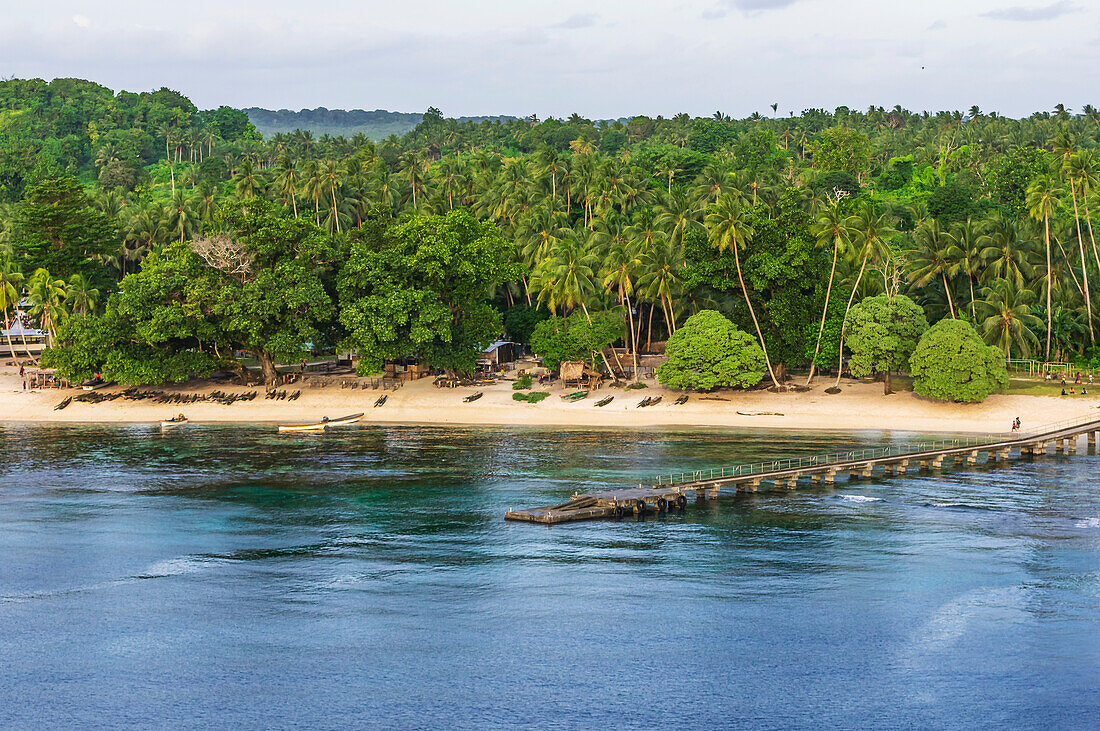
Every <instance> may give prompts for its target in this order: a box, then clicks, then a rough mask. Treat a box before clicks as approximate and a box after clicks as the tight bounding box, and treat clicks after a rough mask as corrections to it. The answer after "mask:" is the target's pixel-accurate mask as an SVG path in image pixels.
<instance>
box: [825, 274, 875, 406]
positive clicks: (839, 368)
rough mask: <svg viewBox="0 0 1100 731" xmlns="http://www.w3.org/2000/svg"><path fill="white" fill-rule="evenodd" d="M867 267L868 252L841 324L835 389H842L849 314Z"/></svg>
mask: <svg viewBox="0 0 1100 731" xmlns="http://www.w3.org/2000/svg"><path fill="white" fill-rule="evenodd" d="M866 266H867V252H864V253H863V263H862V264H860V265H859V274H858V275H856V283H855V284H854V285H852V294H851V295H850V296H849V297H848V306H847V307H845V308H844V319H843V320H842V321H841V323H840V355H839V357H838V358H837V361H838V362H837V364H836V383H834V384H833V388H840V374H841V373H843V372H844V333H845V332H846V331H847V329H848V313H849V312H851V311H852V302H854V301H855V298H856V290H857V289H859V282H860V280H861V279H863V269H864V268H865V267H866Z"/></svg>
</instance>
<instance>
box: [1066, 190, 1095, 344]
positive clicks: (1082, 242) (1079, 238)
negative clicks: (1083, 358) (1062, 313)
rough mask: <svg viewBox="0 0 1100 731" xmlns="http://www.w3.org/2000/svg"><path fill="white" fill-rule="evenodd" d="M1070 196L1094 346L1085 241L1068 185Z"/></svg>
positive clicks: (1090, 333) (1074, 197) (1073, 193)
mask: <svg viewBox="0 0 1100 731" xmlns="http://www.w3.org/2000/svg"><path fill="white" fill-rule="evenodd" d="M1069 191H1070V194H1071V195H1072V196H1073V220H1074V221H1075V222H1076V223H1077V246H1078V248H1079V249H1081V276H1082V277H1083V278H1084V280H1085V310H1086V312H1087V313H1088V318H1089V341H1090V342H1091V343H1092V344H1093V345H1096V333H1095V332H1094V331H1093V329H1092V297H1091V296H1090V295H1089V270H1088V266H1087V265H1086V264H1085V239H1084V237H1083V236H1082V235H1081V216H1080V215H1079V214H1078V211H1077V191H1075V190H1074V189H1073V185H1072V184H1070V189H1069Z"/></svg>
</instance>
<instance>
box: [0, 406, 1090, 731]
mask: <svg viewBox="0 0 1100 731" xmlns="http://www.w3.org/2000/svg"><path fill="white" fill-rule="evenodd" d="M909 438H911V436H909V435H897V434H894V435H889V434H884V433H883V434H863V435H839V434H825V433H803V434H795V433H786V432H752V433H736V432H729V431H709V430H695V431H672V430H663V431H644V432H623V431H611V430H608V431H601V430H576V431H554V430H537V429H505V428H483V429H474V428H463V429H459V428H414V427H354V428H349V429H346V430H342V431H334V432H333V433H330V434H325V435H301V436H278V435H275V434H273V433H272V432H271V431H270V429H269V428H250V427H239V426H217V427H187V428H184V429H180V430H178V431H175V432H171V433H168V434H166V435H161V434H159V433H158V432H157V431H156V430H153V429H150V428H148V427H118V426H82V427H75V426H18V425H6V426H0V447H2V448H3V453H4V455H5V456H6V463H5V465H4V467H3V480H2V482H0V628H2V629H0V658H2V664H0V725H3V726H5V727H10V726H20V727H37V728H41V727H52V726H58V725H82V726H88V725H94V726H126V725H142V726H147V725H155V726H171V727H200V726H201V727H208V726H214V725H218V726H221V725H234V726H242V725H243V726H251V727H255V726H265V727H288V726H303V727H346V726H349V725H370V726H381V727H391V728H420V727H440V726H451V727H459V728H466V727H539V728H546V727H569V728H577V727H582V728H587V727H593V726H612V727H632V728H652V727H656V726H664V727H684V728H711V727H715V726H722V727H726V726H742V727H755V728H790V727H804V728H813V727H821V726H837V725H840V726H848V727H851V726H861V727H882V728H886V727H889V728H895V727H922V728H924V727H960V726H962V727H967V726H969V727H976V726H983V727H988V726H1001V725H1005V726H1007V725H1013V726H1022V727H1026V728H1034V727H1043V728H1047V727H1052V726H1055V727H1080V728H1085V727H1090V726H1093V727H1094V726H1095V721H1096V719H1097V718H1100V692H1098V691H1097V687H1098V680H1100V632H1098V630H1100V497H1098V493H1100V486H1098V484H1097V481H1096V478H1095V474H1096V468H1097V466H1098V464H1100V459H1098V458H1097V457H1095V456H1092V455H1084V454H1082V455H1078V456H1076V457H1054V456H1052V457H1049V458H1047V459H1044V460H1038V461H1035V462H1022V463H1017V464H1015V466H1012V467H1003V466H1002V467H991V468H977V469H970V470H962V471H958V472H948V473H945V474H944V475H942V476H937V477H932V476H927V475H925V476H916V475H908V476H906V477H903V478H894V479H889V480H871V481H866V482H862V483H853V484H845V483H843V482H841V483H838V484H837V485H836V486H835V487H833V488H812V489H811V488H802V489H800V490H798V491H795V492H763V493H759V494H757V495H755V496H749V497H738V498H733V497H730V498H723V499H721V500H719V501H716V502H709V503H705V504H702V505H698V506H697V505H689V507H688V509H687V510H686V511H685V512H684V513H682V514H672V515H668V516H662V517H658V518H653V517H649V518H647V519H644V520H642V521H640V522H639V521H637V520H635V519H629V520H624V521H619V522H599V523H584V524H575V525H565V526H557V527H554V528H545V527H540V526H531V525H525V524H512V523H506V522H505V521H504V520H503V519H502V516H503V513H504V511H505V510H506V509H508V508H509V507H512V506H516V507H519V506H536V505H547V504H552V503H556V502H561V501H563V500H564V499H565V498H567V497H568V496H569V495H570V494H571V493H572V492H573V491H574V490H581V491H584V490H588V489H596V488H601V487H607V486H618V485H623V484H632V483H636V482H638V481H640V480H642V479H644V478H646V477H649V476H651V475H653V474H655V473H657V472H661V471H668V469H669V468H672V467H675V468H676V469H692V468H696V469H698V468H703V467H712V466H718V465H723V464H731V463H735V462H741V461H753V460H757V459H764V458H771V457H778V456H787V455H792V454H804V453H812V452H817V451H823V450H825V449H836V448H850V447H854V446H868V445H871V444H881V443H884V442H887V441H905V440H906V439H909Z"/></svg>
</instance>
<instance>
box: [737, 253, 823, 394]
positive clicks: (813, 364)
mask: <svg viewBox="0 0 1100 731" xmlns="http://www.w3.org/2000/svg"><path fill="white" fill-rule="evenodd" d="M839 253H840V247H838V246H837V242H836V241H833V268H832V269H830V270H829V286H828V287H827V288H826V289H825V306H824V307H822V308H821V326H820V327H819V328H818V329H817V345H815V346H814V357H813V358H812V359H811V360H810V375H809V376H808V377H807V378H806V385H807V386H809V385H810V382H811V381H813V380H814V370H816V368H817V354H818V353H819V352H821V335H822V334H823V333H824V332H825V316H826V315H827V314H828V313H829V298H830V297H832V296H833V275H834V274H835V273H836V257H837V254H839ZM738 266H739V267H740V264H738ZM738 276H740V270H738Z"/></svg>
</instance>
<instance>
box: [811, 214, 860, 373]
mask: <svg viewBox="0 0 1100 731" xmlns="http://www.w3.org/2000/svg"><path fill="white" fill-rule="evenodd" d="M812 231H813V233H814V236H815V237H816V239H817V245H818V246H829V245H830V244H831V245H832V247H833V265H832V268H831V269H830V270H829V285H828V287H826V289H825V305H824V306H823V307H822V308H821V325H820V326H819V327H818V329H817V344H816V345H815V346H814V357H813V359H811V360H810V375H809V376H808V377H807V378H806V385H807V386H809V385H810V382H811V381H813V379H814V370H815V369H816V368H817V354H818V353H820V352H821V336H822V335H824V333H825V318H826V316H827V315H828V312H829V300H830V299H831V298H832V296H833V278H834V277H835V276H836V260H837V257H838V256H839V255H840V252H841V250H842V249H844V248H846V247H847V245H848V242H849V241H850V240H851V238H852V236H853V235H854V234H855V231H854V229H853V228H852V227H851V225H850V224H849V221H848V217H847V216H845V215H844V214H843V213H841V211H840V200H835V201H831V202H830V204H829V205H828V206H827V207H826V208H825V209H824V210H822V212H821V215H819V216H818V218H817V221H816V222H815V223H814V225H813V227H812Z"/></svg>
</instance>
